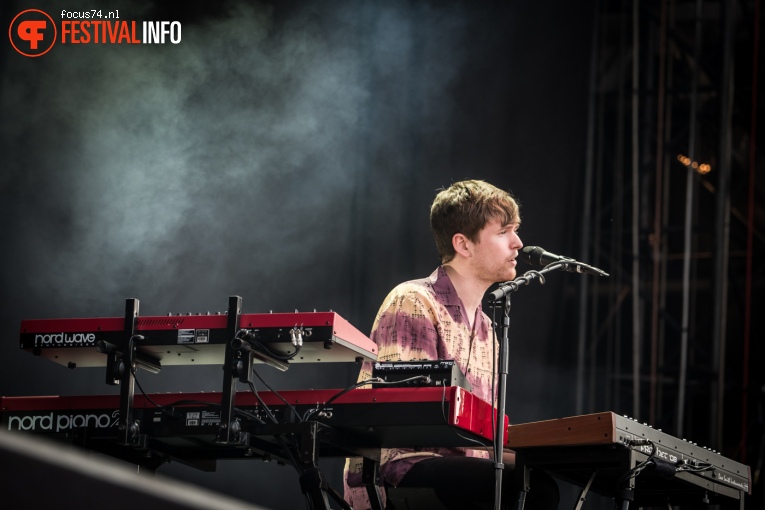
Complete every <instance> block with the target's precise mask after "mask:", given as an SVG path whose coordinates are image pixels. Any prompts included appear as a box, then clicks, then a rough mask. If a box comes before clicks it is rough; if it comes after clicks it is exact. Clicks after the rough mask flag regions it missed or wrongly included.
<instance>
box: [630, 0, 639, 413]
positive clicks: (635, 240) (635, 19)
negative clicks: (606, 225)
mask: <svg viewBox="0 0 765 510" xmlns="http://www.w3.org/2000/svg"><path fill="white" fill-rule="evenodd" d="M639 3H640V2H639V0H633V2H632V415H633V416H634V417H636V418H637V417H639V416H640V329H641V328H640V244H639V241H640V237H639V231H640V218H639V217H638V216H639V214H640V207H639V206H640V158H639V155H640V147H639V145H638V143H639V136H638V129H639V128H640V122H639V120H640V119H639V118H638V115H639V112H640V98H639V92H640V8H639Z"/></svg>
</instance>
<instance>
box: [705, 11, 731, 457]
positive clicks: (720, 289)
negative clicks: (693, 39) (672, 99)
mask: <svg viewBox="0 0 765 510" xmlns="http://www.w3.org/2000/svg"><path fill="white" fill-rule="evenodd" d="M723 4H724V5H725V8H724V9H723V22H724V24H725V27H724V32H723V37H724V40H723V57H722V59H723V68H722V83H721V84H720V85H721V87H720V97H721V99H722V104H721V108H720V152H719V154H720V156H719V166H720V168H719V169H718V170H719V171H718V175H719V180H718V185H717V203H716V209H717V214H716V215H715V217H716V218H717V220H716V221H715V238H716V240H717V241H716V242H715V272H714V274H715V280H714V287H715V292H714V296H715V298H714V299H715V303H714V305H715V306H714V312H713V313H714V323H713V328H714V329H713V332H712V342H713V359H712V363H713V366H712V369H715V368H716V369H717V392H716V395H715V392H710V393H712V395H711V400H712V402H711V403H710V404H711V406H712V412H711V413H710V415H711V416H712V423H710V431H711V434H710V437H711V438H712V440H713V441H715V443H716V445H717V448H722V431H723V414H724V411H725V409H724V407H725V406H724V404H725V345H726V329H727V322H728V320H727V319H728V309H727V306H728V264H729V260H730V178H731V177H730V176H731V131H732V127H731V119H732V115H733V51H732V46H733V43H732V39H733V20H734V13H733V7H732V2H723Z"/></svg>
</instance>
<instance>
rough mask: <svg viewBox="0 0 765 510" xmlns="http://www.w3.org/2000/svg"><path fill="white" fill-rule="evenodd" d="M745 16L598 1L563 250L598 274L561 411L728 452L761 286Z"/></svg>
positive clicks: (741, 409)
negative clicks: (566, 406) (628, 420)
mask: <svg viewBox="0 0 765 510" xmlns="http://www.w3.org/2000/svg"><path fill="white" fill-rule="evenodd" d="M761 16H762V15H761V11H760V9H759V0H757V1H741V2H735V1H726V0H715V1H710V0H707V1H702V0H656V1H642V2H641V1H638V0H632V1H627V0H624V1H618V2H614V1H606V0H602V1H600V2H598V6H597V8H596V12H595V22H594V25H593V26H594V35H593V45H592V55H591V74H590V101H589V114H588V117H589V122H588V124H589V125H588V148H587V162H586V171H587V175H586V177H587V178H586V183H587V184H586V187H585V190H584V210H583V224H584V225H585V229H586V231H585V232H584V237H583V238H584V239H585V242H584V243H583V246H582V248H581V253H580V257H581V258H580V259H579V260H585V261H590V262H591V263H592V264H594V265H596V266H598V267H604V268H607V269H608V270H609V272H610V273H611V278H610V279H608V280H602V281H599V280H583V284H582V286H581V288H580V290H579V292H580V295H579V311H578V313H579V331H578V360H579V364H578V372H577V373H578V385H577V388H578V391H577V411H578V412H579V413H585V412H592V411H595V410H601V409H603V408H609V409H614V410H616V411H617V412H619V413H624V414H630V415H631V416H633V417H635V418H637V419H639V420H641V421H646V422H648V423H651V424H654V425H655V426H660V427H662V428H664V429H665V430H668V431H672V433H674V434H675V435H677V436H678V437H694V438H695V439H694V440H696V441H699V442H701V441H705V442H706V445H707V446H709V447H710V448H714V449H716V450H720V451H722V450H723V449H724V448H725V449H728V450H730V451H733V452H735V453H736V454H737V455H739V454H740V456H742V457H743V456H744V454H745V453H746V450H747V444H746V441H747V439H746V437H747V426H748V424H749V423H750V421H751V417H748V416H747V409H749V408H750V407H751V406H752V405H753V401H754V400H756V396H750V390H752V388H751V387H750V385H751V383H752V374H751V373H750V368H751V367H752V366H753V363H752V361H751V360H752V358H753V352H752V350H753V348H754V349H758V348H759V347H753V346H752V344H751V343H750V339H751V338H752V336H753V335H754V332H755V331H760V330H762V323H763V317H762V313H761V311H760V312H759V315H758V311H757V310H756V307H755V308H753V307H752V303H753V302H754V300H756V299H757V297H758V296H760V297H761V295H762V293H763V288H764V287H765V274H763V271H764V269H763V267H762V264H759V266H758V264H757V255H758V254H759V255H760V256H762V254H763V245H764V244H765V229H764V228H763V225H764V223H765V222H764V221H763V218H765V211H764V210H763V204H765V200H764V198H765V197H763V195H764V193H763V184H762V183H763V180H762V179H763V177H764V175H763V166H764V165H762V158H760V159H759V162H760V165H757V162H758V160H757V154H756V152H755V148H756V140H757V135H756V127H757V122H756V120H757V116H756V113H757V60H758V51H757V48H758V46H759V44H760V43H759V22H760V20H761ZM756 219H759V221H756ZM755 389H756V390H757V391H759V388H755ZM752 395H754V394H752ZM755 439H757V440H759V438H755Z"/></svg>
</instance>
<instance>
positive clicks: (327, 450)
mask: <svg viewBox="0 0 765 510" xmlns="http://www.w3.org/2000/svg"><path fill="white" fill-rule="evenodd" d="M339 393H340V390H307V391H283V392H279V394H278V395H277V394H275V393H272V392H265V391H264V392H259V394H258V396H259V397H260V401H259V400H258V398H257V397H256V396H255V395H254V394H253V393H250V392H239V393H237V394H236V400H235V415H236V417H237V418H238V423H239V425H240V426H241V428H242V430H243V431H245V432H246V434H244V438H245V439H244V440H243V442H242V443H241V444H236V445H231V444H227V445H222V444H218V443H216V441H215V437H216V433H217V430H218V426H219V425H220V423H221V413H220V402H221V394H220V393H180V394H153V395H149V396H148V397H146V396H143V395H136V397H135V402H134V409H133V413H134V418H135V419H136V420H137V421H138V422H139V424H140V435H141V436H142V440H141V442H140V447H138V448H136V447H131V448H121V447H120V446H119V445H117V444H116V443H117V442H118V437H119V431H118V430H117V424H118V422H119V419H118V418H119V417H118V414H119V411H118V409H119V395H101V396H72V397H64V396H61V397H57V396H48V397H1V398H0V424H1V425H0V426H2V427H3V428H4V429H6V430H10V431H23V432H30V433H35V434H45V435H49V436H57V437H59V438H63V439H66V440H69V441H73V442H75V443H77V444H81V445H83V446H86V447H88V448H91V449H94V450H99V451H103V452H105V453H109V454H111V455H114V456H117V457H121V458H123V459H125V460H128V461H131V462H134V463H136V464H148V463H150V462H149V461H150V459H151V458H154V459H155V460H156V461H157V462H158V463H160V462H161V461H162V460H163V459H173V460H177V461H180V462H183V463H186V464H190V465H193V466H195V467H198V468H200V469H207V470H211V469H214V467H215V460H216V459H223V458H247V457H253V456H255V457H257V456H264V457H271V456H273V457H276V458H280V457H284V455H285V452H284V451H283V445H282V444H280V442H279V440H277V439H276V436H280V435H284V436H289V435H290V434H292V433H293V432H294V431H295V430H298V429H299V426H300V425H301V424H302V423H307V422H315V423H317V424H318V425H319V428H318V429H317V431H318V439H319V443H320V446H321V448H322V455H323V456H330V455H339V456H353V455H358V454H359V452H362V453H363V452H365V449H377V448H380V447H409V448H416V447H449V446H472V447H475V448H483V447H484V446H487V445H490V444H491V440H492V431H493V424H492V417H493V416H494V413H493V409H492V407H491V405H490V404H488V403H487V402H485V401H483V400H481V399H479V398H478V397H476V396H474V395H473V394H472V393H469V392H468V391H466V390H465V389H463V388H461V387H440V388H438V387H423V388H375V389H355V390H352V391H349V392H347V393H344V394H342V395H340V396H338V394H339ZM282 399H284V401H286V402H288V403H289V404H290V406H292V407H291V408H290V407H288V405H287V404H286V403H285V402H284V401H283V400H282ZM155 404H157V405H159V406H161V408H158V407H156V405H155ZM266 407H267V408H268V410H267V409H266ZM269 412H270V413H271V415H272V416H273V418H274V419H275V420H272V419H271V418H270V417H269ZM274 421H275V422H278V425H277V424H276V423H274ZM301 422H302V423H301ZM507 423H508V422H507V417H505V431H506V430H507ZM377 455H379V454H377Z"/></svg>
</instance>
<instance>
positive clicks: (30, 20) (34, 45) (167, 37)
mask: <svg viewBox="0 0 765 510" xmlns="http://www.w3.org/2000/svg"><path fill="white" fill-rule="evenodd" d="M58 16H59V14H58V13H56V17H58ZM8 38H9V39H10V41H11V45H12V46H13V49H15V50H16V51H17V52H18V53H20V54H21V55H24V56H25V57H32V58H34V57H41V56H42V55H45V54H46V53H48V52H49V51H50V50H51V49H52V48H53V46H54V45H55V44H56V43H60V44H63V45H81V44H167V43H170V44H180V42H181V22H180V21H140V22H139V21H133V20H123V19H121V18H120V11H119V9H116V10H113V11H102V10H100V9H91V10H87V11H68V10H66V9H64V10H62V11H61V13H60V21H59V22H58V24H57V23H56V21H55V20H54V18H53V17H52V16H51V15H50V14H48V13H47V12H45V11H41V10H39V9H27V10H25V11H21V12H20V13H18V14H17V15H16V17H15V18H13V20H12V21H11V25H10V27H8Z"/></svg>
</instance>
